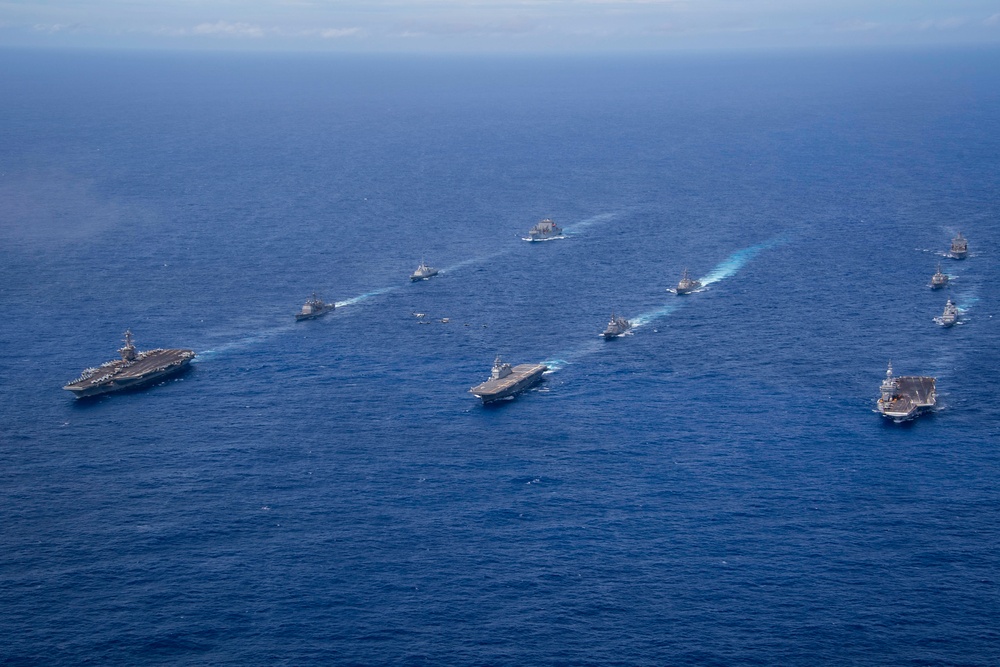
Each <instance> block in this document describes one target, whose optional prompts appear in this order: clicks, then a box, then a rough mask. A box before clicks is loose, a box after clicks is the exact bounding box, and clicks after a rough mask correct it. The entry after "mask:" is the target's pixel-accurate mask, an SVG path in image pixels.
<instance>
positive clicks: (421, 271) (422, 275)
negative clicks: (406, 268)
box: [410, 260, 438, 282]
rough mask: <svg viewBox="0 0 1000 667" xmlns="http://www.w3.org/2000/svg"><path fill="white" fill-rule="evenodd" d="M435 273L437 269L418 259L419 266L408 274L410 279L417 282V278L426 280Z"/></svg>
mask: <svg viewBox="0 0 1000 667" xmlns="http://www.w3.org/2000/svg"><path fill="white" fill-rule="evenodd" d="M437 274H438V270H437V269H435V268H434V267H432V266H427V263H426V262H424V260H420V266H418V267H417V270H416V271H414V272H413V274H412V275H411V276H410V280H412V281H413V282H417V281H418V280H427V279H428V278H430V277H432V276H436V275H437Z"/></svg>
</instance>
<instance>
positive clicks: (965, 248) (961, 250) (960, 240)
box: [951, 232, 969, 259]
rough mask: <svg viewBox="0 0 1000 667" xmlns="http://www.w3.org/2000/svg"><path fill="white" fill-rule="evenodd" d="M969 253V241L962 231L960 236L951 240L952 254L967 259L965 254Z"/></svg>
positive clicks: (957, 257) (956, 257)
mask: <svg viewBox="0 0 1000 667" xmlns="http://www.w3.org/2000/svg"><path fill="white" fill-rule="evenodd" d="M968 253H969V242H968V241H967V240H966V238H965V237H964V236H962V232H959V233H958V236H956V237H955V238H953V239H952V240H951V256H952V257H954V258H955V259H965V256H966V255H967V254H968Z"/></svg>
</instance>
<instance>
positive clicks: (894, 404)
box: [878, 361, 937, 422]
mask: <svg viewBox="0 0 1000 667" xmlns="http://www.w3.org/2000/svg"><path fill="white" fill-rule="evenodd" d="M936 382H937V380H936V379H935V378H932V377H926V376H920V375H904V376H900V377H893V375H892V362H891V361H890V362H889V369H888V370H887V371H886V372H885V379H884V380H882V395H881V396H880V397H879V399H878V411H879V412H881V413H882V415H883V416H885V417H888V418H890V419H892V420H893V421H896V422H902V421H906V420H908V419H913V418H914V417H916V416H917V415H919V414H920V413H921V412H924V411H925V410H929V409H930V408H933V407H934V405H935V403H937V393H936V392H937V387H936Z"/></svg>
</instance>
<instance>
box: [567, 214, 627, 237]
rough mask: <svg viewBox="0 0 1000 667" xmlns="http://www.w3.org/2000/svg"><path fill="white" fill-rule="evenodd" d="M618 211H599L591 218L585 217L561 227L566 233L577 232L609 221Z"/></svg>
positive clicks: (616, 215)
mask: <svg viewBox="0 0 1000 667" xmlns="http://www.w3.org/2000/svg"><path fill="white" fill-rule="evenodd" d="M619 215H621V214H620V213H600V214H598V215H595V216H593V217H592V218H587V219H586V220H581V221H580V222H577V223H574V224H572V225H569V226H567V227H564V228H563V231H564V232H566V233H567V234H578V233H580V232H582V231H583V230H584V229H586V228H587V227H592V226H593V225H599V224H602V223H605V222H611V221H612V220H614V219H615V218H617V217H618V216H619Z"/></svg>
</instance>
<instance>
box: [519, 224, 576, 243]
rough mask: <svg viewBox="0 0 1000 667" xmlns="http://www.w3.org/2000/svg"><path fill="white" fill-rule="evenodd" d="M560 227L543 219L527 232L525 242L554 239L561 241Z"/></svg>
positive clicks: (561, 231)
mask: <svg viewBox="0 0 1000 667" xmlns="http://www.w3.org/2000/svg"><path fill="white" fill-rule="evenodd" d="M563 238H566V237H565V236H563V230H562V227H560V226H559V225H557V224H556V223H554V222H552V220H550V219H549V218H545V219H544V220H542V221H541V222H539V223H538V224H537V225H535V226H534V227H532V228H531V229H530V230H528V236H526V237H525V239H524V240H525V241H551V240H554V239H563Z"/></svg>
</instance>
